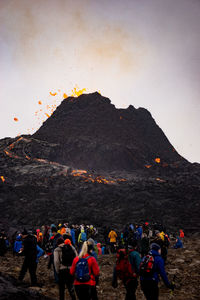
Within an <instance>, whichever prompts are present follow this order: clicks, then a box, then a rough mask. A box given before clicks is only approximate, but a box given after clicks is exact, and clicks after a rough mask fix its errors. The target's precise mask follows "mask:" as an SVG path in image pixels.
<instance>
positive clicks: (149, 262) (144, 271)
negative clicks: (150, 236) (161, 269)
mask: <svg viewBox="0 0 200 300" xmlns="http://www.w3.org/2000/svg"><path fill="white" fill-rule="evenodd" d="M153 266H154V257H153V256H152V255H150V254H147V255H146V256H144V257H143V259H142V261H141V263H140V268H139V274H140V276H143V277H152V275H153V273H154V271H153Z"/></svg>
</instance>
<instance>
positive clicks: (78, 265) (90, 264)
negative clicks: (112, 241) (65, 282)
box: [70, 242, 99, 300]
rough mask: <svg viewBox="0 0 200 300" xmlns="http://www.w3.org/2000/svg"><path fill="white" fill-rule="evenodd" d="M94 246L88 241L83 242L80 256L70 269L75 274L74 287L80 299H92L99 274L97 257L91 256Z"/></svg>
mask: <svg viewBox="0 0 200 300" xmlns="http://www.w3.org/2000/svg"><path fill="white" fill-rule="evenodd" d="M91 250H92V248H91V247H90V246H88V243H87V242H84V243H83V246H82V249H81V252H80V254H79V256H77V257H75V259H74V260H73V263H72V267H71V269H70V273H71V275H72V276H75V280H74V287H75V291H76V295H77V297H78V299H79V300H91V298H92V293H93V290H94V287H95V286H96V278H97V277H98V276H99V266H98V263H97V261H96V259H95V258H94V257H93V256H91V253H90V251H91Z"/></svg>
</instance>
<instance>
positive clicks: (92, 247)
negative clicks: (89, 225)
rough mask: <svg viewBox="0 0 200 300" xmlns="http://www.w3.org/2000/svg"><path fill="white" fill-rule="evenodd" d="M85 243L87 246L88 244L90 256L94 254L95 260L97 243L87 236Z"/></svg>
mask: <svg viewBox="0 0 200 300" xmlns="http://www.w3.org/2000/svg"><path fill="white" fill-rule="evenodd" d="M87 244H88V246H90V254H91V255H92V256H94V258H95V259H96V261H97V255H98V248H97V245H96V244H95V241H94V240H93V239H92V238H89V239H88V240H87Z"/></svg>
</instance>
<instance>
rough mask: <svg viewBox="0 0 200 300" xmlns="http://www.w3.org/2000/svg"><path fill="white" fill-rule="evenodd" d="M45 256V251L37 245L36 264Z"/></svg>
mask: <svg viewBox="0 0 200 300" xmlns="http://www.w3.org/2000/svg"><path fill="white" fill-rule="evenodd" d="M42 255H44V250H43V249H42V248H40V247H39V246H38V245H37V259H36V263H38V262H39V258H40V257H41V256H42Z"/></svg>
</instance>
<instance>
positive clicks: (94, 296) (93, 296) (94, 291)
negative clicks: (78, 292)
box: [91, 285, 98, 300]
mask: <svg viewBox="0 0 200 300" xmlns="http://www.w3.org/2000/svg"><path fill="white" fill-rule="evenodd" d="M91 300H98V296H97V287H96V285H94V286H91Z"/></svg>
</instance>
